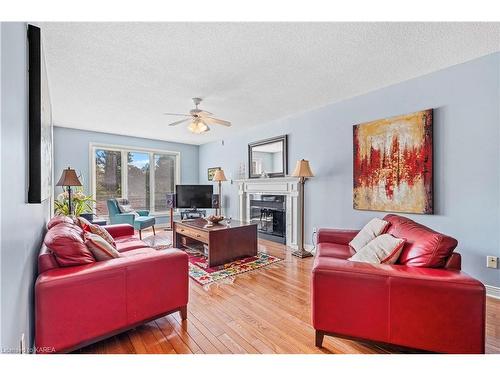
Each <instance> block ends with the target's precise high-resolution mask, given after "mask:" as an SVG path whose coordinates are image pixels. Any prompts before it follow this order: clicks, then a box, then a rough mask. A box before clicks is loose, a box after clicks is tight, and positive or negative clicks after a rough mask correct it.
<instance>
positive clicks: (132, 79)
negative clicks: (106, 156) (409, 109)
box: [41, 23, 500, 144]
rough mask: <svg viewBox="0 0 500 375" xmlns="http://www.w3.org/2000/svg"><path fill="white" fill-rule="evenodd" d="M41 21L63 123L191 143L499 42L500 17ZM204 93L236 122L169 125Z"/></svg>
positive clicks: (57, 119) (56, 114) (494, 47)
mask: <svg viewBox="0 0 500 375" xmlns="http://www.w3.org/2000/svg"><path fill="white" fill-rule="evenodd" d="M41 27H42V30H43V34H44V41H45V51H46V60H47V66H48V74H49V85H50V86H49V87H50V90H51V96H52V104H53V118H54V123H55V124H56V125H58V126H64V127H70V128H79V129H88V130H96V131H104V132H109V133H117V134H125V135H132V136H139V137H147V138H155V139H163V140H170V141H177V142H186V143H192V144H202V143H206V142H210V141H213V140H216V139H221V138H224V137H227V136H229V135H233V134H236V133H237V132H240V131H242V130H244V129H248V128H249V127H252V126H256V125H259V124H263V123H266V122H269V121H272V120H275V119H278V118H282V117H286V116H289V115H292V114H294V113H298V112H303V111H306V110H308V109H313V108H317V107H320V106H323V105H326V104H328V103H331V102H335V101H339V100H342V99H345V98H349V97H352V96H355V95H359V94H362V93H365V92H368V91H371V90H374V89H377V88H381V87H384V86H388V85H390V84H394V83H397V82H401V81H404V80H407V79H410V78H413V77H417V76H420V75H423V74H426V73H429V72H432V71H435V70H438V69H441V68H445V67H447V66H450V65H454V64H458V63H461V62H464V61H467V60H471V59H473V58H476V57H479V56H483V55H486V54H489V53H492V52H495V51H499V50H500V23H42V24H41ZM195 96H199V97H202V98H204V102H203V103H202V105H201V108H202V109H206V110H208V111H210V112H213V113H214V114H216V115H217V116H218V117H220V118H222V119H226V120H229V121H231V122H232V123H233V127H232V128H226V127H216V126H212V131H210V132H208V133H206V134H200V135H194V134H191V133H190V132H189V131H188V130H187V129H186V125H184V126H183V125H181V126H179V127H175V128H174V127H167V126H166V125H167V124H168V123H169V122H172V121H175V120H176V119H177V118H175V117H166V116H163V115H162V113H163V112H187V111H188V110H190V109H191V108H192V107H193V105H192V104H193V103H192V101H191V98H192V97H195ZM179 119H180V118H179Z"/></svg>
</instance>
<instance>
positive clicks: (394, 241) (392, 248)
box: [348, 233, 405, 264]
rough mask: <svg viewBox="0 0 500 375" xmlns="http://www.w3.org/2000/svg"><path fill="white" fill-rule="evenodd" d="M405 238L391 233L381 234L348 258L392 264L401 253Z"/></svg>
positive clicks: (354, 260)
mask: <svg viewBox="0 0 500 375" xmlns="http://www.w3.org/2000/svg"><path fill="white" fill-rule="evenodd" d="M404 244H405V240H404V239H402V238H396V237H394V236H392V235H391V234H387V233H386V234H382V235H380V236H378V237H376V238H374V239H373V240H371V241H370V242H368V244H367V245H366V246H363V248H362V249H360V250H359V251H357V252H356V254H354V255H353V256H352V257H350V258H349V259H348V260H350V261H353V262H365V263H374V264H381V263H385V264H394V263H396V261H397V260H398V258H399V254H401V250H402V249H403V245H404Z"/></svg>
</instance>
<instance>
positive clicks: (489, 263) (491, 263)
mask: <svg viewBox="0 0 500 375" xmlns="http://www.w3.org/2000/svg"><path fill="white" fill-rule="evenodd" d="M486 267H488V268H498V257H495V256H491V255H489V256H487V257H486Z"/></svg>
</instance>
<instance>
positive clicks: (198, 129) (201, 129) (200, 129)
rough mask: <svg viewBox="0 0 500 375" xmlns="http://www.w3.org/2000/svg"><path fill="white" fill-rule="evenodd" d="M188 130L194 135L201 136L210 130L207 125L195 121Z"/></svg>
mask: <svg viewBox="0 0 500 375" xmlns="http://www.w3.org/2000/svg"><path fill="white" fill-rule="evenodd" d="M188 130H189V131H190V132H191V133H194V134H201V133H205V132H207V131H209V130H210V129H209V128H208V125H207V124H205V123H203V122H201V121H199V120H198V121H196V120H195V121H193V122H192V123H191V124H189V126H188Z"/></svg>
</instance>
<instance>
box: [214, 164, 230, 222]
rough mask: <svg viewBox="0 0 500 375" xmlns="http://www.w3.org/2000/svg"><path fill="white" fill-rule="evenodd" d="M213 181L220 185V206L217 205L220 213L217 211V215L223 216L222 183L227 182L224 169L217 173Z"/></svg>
mask: <svg viewBox="0 0 500 375" xmlns="http://www.w3.org/2000/svg"><path fill="white" fill-rule="evenodd" d="M213 180H214V181H216V182H218V183H219V204H218V205H217V206H218V211H219V213H217V209H216V210H215V214H216V215H221V216H222V181H227V179H226V175H225V174H224V171H223V170H222V169H217V170H216V171H215V174H214V178H213Z"/></svg>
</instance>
